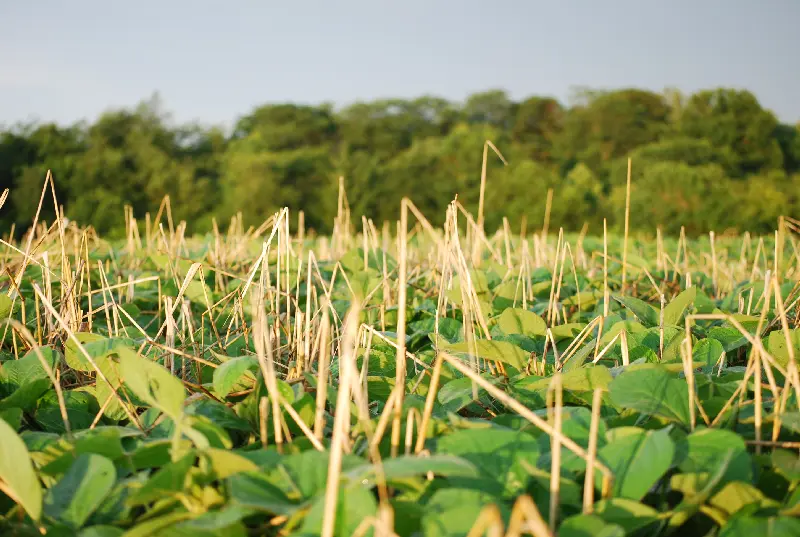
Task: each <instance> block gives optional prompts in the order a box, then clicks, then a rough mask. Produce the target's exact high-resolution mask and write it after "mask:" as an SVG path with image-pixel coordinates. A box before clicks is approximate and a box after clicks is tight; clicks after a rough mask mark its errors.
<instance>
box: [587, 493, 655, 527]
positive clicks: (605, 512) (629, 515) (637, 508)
mask: <svg viewBox="0 0 800 537" xmlns="http://www.w3.org/2000/svg"><path fill="white" fill-rule="evenodd" d="M592 512H593V513H594V514H596V515H597V516H599V517H600V518H602V519H603V520H605V521H606V522H611V523H613V524H617V525H619V526H621V527H622V529H624V530H625V533H626V534H628V535H630V534H632V533H633V532H635V531H637V530H639V529H641V528H644V527H646V526H648V525H650V524H652V523H653V522H656V521H657V520H658V519H659V514H658V511H656V510H655V509H653V508H652V507H650V506H649V505H644V504H642V503H639V502H635V501H633V500H628V499H627V498H609V499H608V500H600V501H599V502H597V503H595V504H594V506H593V507H592Z"/></svg>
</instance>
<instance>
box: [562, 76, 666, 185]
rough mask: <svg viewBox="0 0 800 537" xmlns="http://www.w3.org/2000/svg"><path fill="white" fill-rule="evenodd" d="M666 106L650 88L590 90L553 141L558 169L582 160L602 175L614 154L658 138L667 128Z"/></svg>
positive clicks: (661, 97)
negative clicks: (592, 92) (556, 140)
mask: <svg viewBox="0 0 800 537" xmlns="http://www.w3.org/2000/svg"><path fill="white" fill-rule="evenodd" d="M669 112H670V110H669V106H668V105H667V103H666V102H665V100H664V97H663V96H661V95H658V94H656V93H653V92H649V91H643V90H637V89H624V90H619V91H612V92H604V93H599V94H596V95H593V94H590V95H589V96H588V102H587V103H586V104H585V105H579V106H575V107H573V108H572V109H571V110H570V111H569V113H568V114H567V116H566V119H565V123H564V129H563V131H562V133H561V135H560V136H559V137H558V143H557V144H556V146H557V150H558V151H559V154H560V157H561V160H562V164H563V165H562V169H565V170H569V169H571V168H572V167H573V166H574V165H575V164H576V163H578V162H583V163H584V164H586V165H587V166H589V168H591V170H592V171H593V172H594V173H596V174H598V175H600V176H601V177H602V176H605V175H606V174H607V173H608V165H609V164H610V163H611V162H612V161H613V160H614V159H616V158H619V157H623V156H625V155H627V154H628V153H629V152H630V151H632V150H633V149H635V148H637V147H639V146H642V145H645V144H648V143H651V142H654V141H656V140H658V139H659V138H660V137H661V136H662V134H664V133H665V132H667V131H668V128H669V125H668V118H669Z"/></svg>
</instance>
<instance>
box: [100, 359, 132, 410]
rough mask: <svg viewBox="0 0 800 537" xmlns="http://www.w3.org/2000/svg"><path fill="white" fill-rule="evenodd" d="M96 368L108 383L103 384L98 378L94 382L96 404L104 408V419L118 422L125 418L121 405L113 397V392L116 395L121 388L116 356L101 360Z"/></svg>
mask: <svg viewBox="0 0 800 537" xmlns="http://www.w3.org/2000/svg"><path fill="white" fill-rule="evenodd" d="M97 366H98V368H99V369H100V371H102V372H103V375H104V376H105V377H106V380H107V381H108V382H105V381H103V380H102V379H100V378H98V379H97V380H96V381H95V388H94V393H95V398H96V399H97V404H99V405H100V406H101V407H103V406H105V409H104V410H103V415H104V416H105V417H106V418H108V419H110V420H112V421H120V420H123V419H125V417H126V416H127V414H126V413H125V409H123V408H122V404H121V403H120V402H119V399H118V398H117V397H116V396H115V395H114V390H116V391H117V393H120V389H121V387H122V379H120V375H119V370H120V366H119V358H117V357H116V356H110V357H109V358H108V359H107V360H101V361H100V363H98V364H97ZM109 383H110V384H109ZM106 402H108V403H106Z"/></svg>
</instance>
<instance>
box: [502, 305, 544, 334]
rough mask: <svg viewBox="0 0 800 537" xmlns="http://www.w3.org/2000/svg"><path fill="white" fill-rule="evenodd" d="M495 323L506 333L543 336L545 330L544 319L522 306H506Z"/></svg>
mask: <svg viewBox="0 0 800 537" xmlns="http://www.w3.org/2000/svg"><path fill="white" fill-rule="evenodd" d="M497 325H498V326H499V327H500V330H502V331H503V332H504V333H506V334H524V335H526V336H544V335H545V333H546V332H547V325H546V324H545V322H544V319H542V318H541V317H539V316H538V315H536V314H535V313H533V312H532V311H528V310H524V309H522V308H507V309H506V310H505V311H503V313H502V314H500V317H499V318H498V319H497Z"/></svg>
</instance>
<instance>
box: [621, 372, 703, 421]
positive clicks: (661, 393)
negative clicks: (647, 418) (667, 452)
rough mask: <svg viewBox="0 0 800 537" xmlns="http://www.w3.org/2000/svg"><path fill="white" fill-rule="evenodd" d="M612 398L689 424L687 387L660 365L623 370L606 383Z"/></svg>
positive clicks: (636, 408)
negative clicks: (610, 381) (608, 383)
mask: <svg viewBox="0 0 800 537" xmlns="http://www.w3.org/2000/svg"><path fill="white" fill-rule="evenodd" d="M609 390H610V392H611V400H612V402H613V403H614V404H615V405H617V406H618V407H620V408H630V409H633V410H637V411H639V412H641V413H643V414H648V415H653V416H660V417H662V418H666V419H668V420H672V421H677V422H679V423H683V424H684V425H688V424H689V389H688V387H687V384H686V382H685V381H683V380H680V379H677V378H675V377H674V375H673V374H671V373H670V372H668V371H667V370H666V369H664V368H663V367H662V366H657V365H652V366H650V365H648V366H647V367H642V368H638V369H631V370H626V371H624V372H623V373H622V374H621V375H619V376H618V377H617V378H615V379H614V381H613V382H612V383H611V384H610V385H609Z"/></svg>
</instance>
